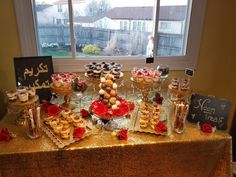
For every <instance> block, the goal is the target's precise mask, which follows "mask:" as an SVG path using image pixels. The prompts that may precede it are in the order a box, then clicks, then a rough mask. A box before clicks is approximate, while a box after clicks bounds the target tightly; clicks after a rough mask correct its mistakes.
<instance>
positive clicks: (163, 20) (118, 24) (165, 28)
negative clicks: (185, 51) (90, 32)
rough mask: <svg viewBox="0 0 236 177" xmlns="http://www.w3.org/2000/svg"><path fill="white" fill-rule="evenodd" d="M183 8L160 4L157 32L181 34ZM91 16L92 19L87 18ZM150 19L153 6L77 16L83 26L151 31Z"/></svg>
mask: <svg viewBox="0 0 236 177" xmlns="http://www.w3.org/2000/svg"><path fill="white" fill-rule="evenodd" d="M185 8H186V7H185V6H161V8H160V15H159V17H160V20H159V32H162V33H172V34H182V33H183V30H184V20H185V11H186V9H185ZM91 18H93V20H89V19H91ZM85 19H87V21H85ZM152 19H153V7H147V6H146V7H116V8H112V9H110V10H109V11H107V12H106V13H105V14H104V15H103V16H100V17H86V16H79V17H78V24H80V25H81V26H84V27H95V28H106V29H112V30H128V31H138V32H152V31H153V21H152Z"/></svg>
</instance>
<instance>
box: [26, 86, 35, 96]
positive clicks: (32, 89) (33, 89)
mask: <svg viewBox="0 0 236 177" xmlns="http://www.w3.org/2000/svg"><path fill="white" fill-rule="evenodd" d="M28 93H29V97H31V98H32V97H34V96H35V95H36V90H35V88H33V87H30V88H29V89H28Z"/></svg>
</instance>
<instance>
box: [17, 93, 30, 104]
mask: <svg viewBox="0 0 236 177" xmlns="http://www.w3.org/2000/svg"><path fill="white" fill-rule="evenodd" d="M18 98H19V100H20V102H22V103H23V102H27V101H28V100H29V93H28V92H21V93H19V94H18Z"/></svg>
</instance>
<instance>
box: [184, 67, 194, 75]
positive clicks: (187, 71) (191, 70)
mask: <svg viewBox="0 0 236 177" xmlns="http://www.w3.org/2000/svg"><path fill="white" fill-rule="evenodd" d="M185 75H186V76H189V77H193V75H194V70H193V69H191V68H186V69H185Z"/></svg>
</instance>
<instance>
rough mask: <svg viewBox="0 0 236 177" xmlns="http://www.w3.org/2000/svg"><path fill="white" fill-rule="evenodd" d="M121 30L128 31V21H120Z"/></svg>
mask: <svg viewBox="0 0 236 177" xmlns="http://www.w3.org/2000/svg"><path fill="white" fill-rule="evenodd" d="M120 29H121V30H128V22H127V21H120Z"/></svg>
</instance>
